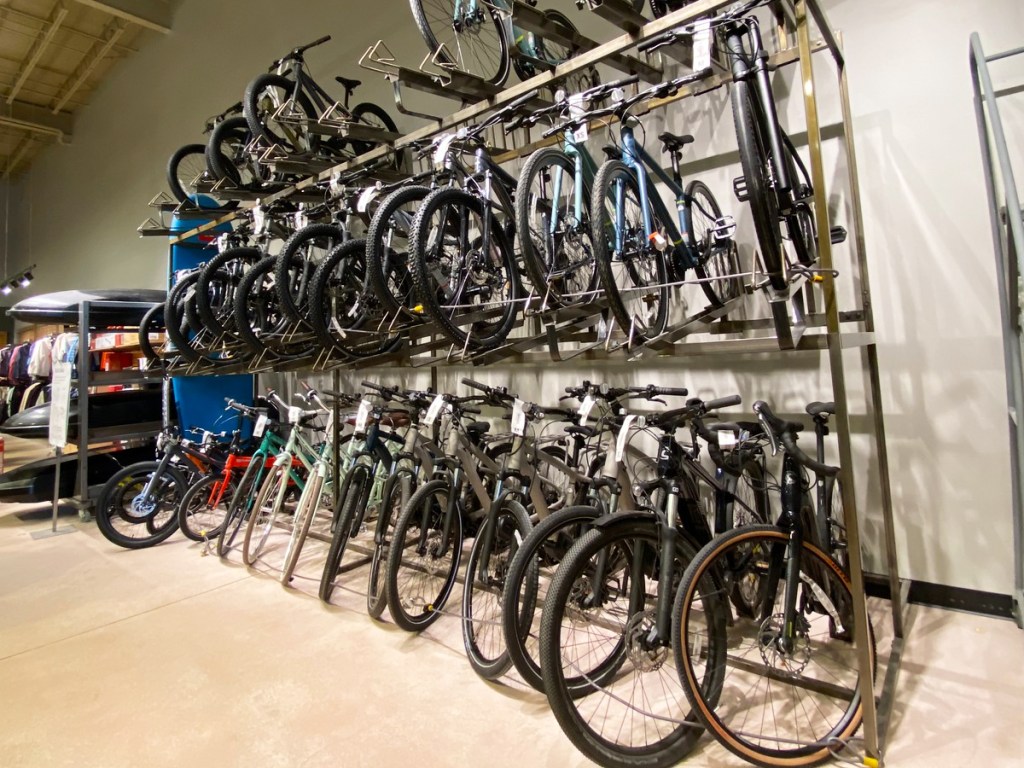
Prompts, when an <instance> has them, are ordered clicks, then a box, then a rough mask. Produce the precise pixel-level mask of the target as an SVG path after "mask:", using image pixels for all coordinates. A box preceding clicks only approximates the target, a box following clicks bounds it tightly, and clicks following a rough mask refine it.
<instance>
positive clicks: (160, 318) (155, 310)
mask: <svg viewBox="0 0 1024 768" xmlns="http://www.w3.org/2000/svg"><path fill="white" fill-rule="evenodd" d="M163 327H164V305H163V304H155V305H153V307H152V309H150V310H149V311H148V312H146V314H145V315H143V316H142V320H141V321H140V322H139V348H140V349H141V350H142V355H143V357H145V358H146V359H147V360H149V361H150V366H152V364H153V363H158V362H160V361H161V360H163V358H162V357H161V355H160V353H159V352H157V351H156V348H155V347H154V346H153V344H152V342H151V341H150V340H149V336H150V334H152V333H158V332H159V331H158V329H161V328H163Z"/></svg>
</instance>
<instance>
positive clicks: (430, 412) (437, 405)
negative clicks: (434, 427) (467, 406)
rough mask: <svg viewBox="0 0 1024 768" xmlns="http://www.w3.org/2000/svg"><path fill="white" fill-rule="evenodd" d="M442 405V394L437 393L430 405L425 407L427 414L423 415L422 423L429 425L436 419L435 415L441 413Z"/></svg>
mask: <svg viewBox="0 0 1024 768" xmlns="http://www.w3.org/2000/svg"><path fill="white" fill-rule="evenodd" d="M443 407H444V395H438V396H437V397H435V398H434V402H432V403H431V404H430V407H429V408H428V409H427V415H426V416H424V417H423V423H424V424H425V425H426V426H428V427H429V426H430V425H431V424H433V423H434V422H435V421H437V417H438V416H440V415H441V408H443Z"/></svg>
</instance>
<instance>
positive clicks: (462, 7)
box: [409, 0, 509, 85]
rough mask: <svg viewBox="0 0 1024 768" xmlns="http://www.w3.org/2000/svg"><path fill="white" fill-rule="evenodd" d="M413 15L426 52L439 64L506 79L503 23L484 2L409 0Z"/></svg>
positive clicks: (492, 79) (499, 82)
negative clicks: (425, 45) (425, 46)
mask: <svg viewBox="0 0 1024 768" xmlns="http://www.w3.org/2000/svg"><path fill="white" fill-rule="evenodd" d="M409 6H410V8H411V9H412V15H413V19H415V21H416V26H417V28H418V29H419V31H420V35H422V37H423V41H424V42H425V43H426V44H427V48H428V49H429V50H430V53H431V54H432V55H434V56H435V60H436V61H437V63H438V64H440V65H441V66H449V67H455V68H456V69H458V70H460V71H462V72H465V73H467V74H470V75H473V76H474V77H479V78H480V79H481V80H486V81H487V82H489V83H493V84H494V85H502V84H503V83H504V82H505V80H507V79H508V71H509V51H508V37H507V33H506V29H505V23H504V22H503V21H502V19H501V16H500V14H499V12H498V11H497V10H496V9H495V8H493V7H492V6H491V5H489V4H487V3H472V4H466V3H463V2H460V0H409Z"/></svg>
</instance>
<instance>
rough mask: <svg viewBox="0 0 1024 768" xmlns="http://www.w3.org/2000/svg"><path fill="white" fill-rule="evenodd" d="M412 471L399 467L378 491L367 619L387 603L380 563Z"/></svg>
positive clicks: (411, 483) (378, 613)
mask: <svg viewBox="0 0 1024 768" xmlns="http://www.w3.org/2000/svg"><path fill="white" fill-rule="evenodd" d="M415 482H416V474H415V473H414V472H413V471H412V470H407V469H399V470H398V471H397V472H396V473H395V474H393V475H391V476H390V477H389V478H388V479H387V482H386V483H385V484H384V492H383V493H382V494H381V503H380V512H379V513H378V514H377V528H376V530H375V531H374V535H373V555H372V557H371V559H370V575H369V577H368V578H367V580H366V612H367V613H368V614H369V615H370V617H371V618H374V619H379V618H380V617H381V616H382V615H383V614H384V609H385V608H386V607H387V604H388V590H387V583H386V581H387V580H386V578H385V575H384V566H385V564H386V563H387V559H388V547H389V546H390V544H391V540H392V539H393V538H394V532H395V522H396V521H397V520H398V516H399V515H401V514H402V506H403V501H402V500H403V499H405V500H406V501H408V500H409V499H411V498H412V494H413V491H414V489H415Z"/></svg>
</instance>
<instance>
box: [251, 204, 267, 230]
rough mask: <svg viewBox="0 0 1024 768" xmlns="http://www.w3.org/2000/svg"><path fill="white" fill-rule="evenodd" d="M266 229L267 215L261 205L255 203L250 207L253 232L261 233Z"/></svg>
mask: <svg viewBox="0 0 1024 768" xmlns="http://www.w3.org/2000/svg"><path fill="white" fill-rule="evenodd" d="M266 229H267V215H266V213H264V211H263V206H261V205H257V206H256V207H255V208H253V209H252V231H253V233H254V234H257V235H262V234H263V233H264V232H265V231H266Z"/></svg>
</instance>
